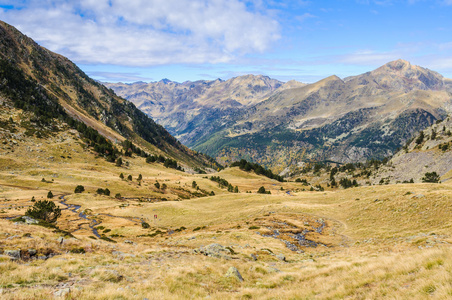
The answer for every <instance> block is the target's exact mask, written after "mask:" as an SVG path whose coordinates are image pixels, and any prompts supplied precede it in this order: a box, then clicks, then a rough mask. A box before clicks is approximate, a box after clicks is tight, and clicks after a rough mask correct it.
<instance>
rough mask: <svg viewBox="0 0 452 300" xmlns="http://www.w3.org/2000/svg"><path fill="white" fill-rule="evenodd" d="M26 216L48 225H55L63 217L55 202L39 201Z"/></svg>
mask: <svg viewBox="0 0 452 300" xmlns="http://www.w3.org/2000/svg"><path fill="white" fill-rule="evenodd" d="M25 215H26V216H29V217H31V218H34V219H39V220H43V221H46V222H48V223H55V222H56V221H57V219H58V218H59V217H60V216H61V209H60V208H59V207H58V206H56V205H55V203H54V202H53V201H49V200H39V201H38V202H35V204H34V205H33V207H31V208H29V209H28V210H27V211H26V213H25Z"/></svg>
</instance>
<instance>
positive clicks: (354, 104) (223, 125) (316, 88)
mask: <svg viewBox="0 0 452 300" xmlns="http://www.w3.org/2000/svg"><path fill="white" fill-rule="evenodd" d="M105 85H106V86H107V87H109V88H111V89H113V90H114V91H115V92H116V93H117V94H119V95H120V96H122V97H124V98H126V99H128V100H129V101H131V102H133V103H135V104H136V105H137V107H138V108H140V109H141V110H143V111H144V112H145V113H147V114H148V115H149V116H151V117H152V118H154V119H155V120H156V121H157V122H158V123H160V124H162V125H163V126H164V127H165V128H166V129H167V130H168V131H169V132H170V133H171V134H173V135H174V136H176V137H177V138H178V139H180V141H181V142H182V143H183V144H185V145H187V146H189V147H190V148H192V149H195V150H198V151H201V152H203V153H207V154H209V155H211V156H214V157H215V158H216V159H217V160H218V161H219V162H221V163H223V164H228V163H231V162H233V161H236V160H239V159H242V158H244V159H247V160H251V161H255V162H257V163H260V164H262V165H264V166H266V167H269V168H272V169H273V170H275V171H278V172H283V174H285V173H288V172H289V171H291V170H294V169H297V168H299V167H300V166H302V165H303V163H304V162H307V161H333V162H338V163H347V162H357V161H365V160H367V159H370V158H378V159H382V158H383V157H386V156H389V155H392V154H394V153H395V152H396V150H397V149H398V148H400V147H401V146H403V145H404V144H405V143H406V142H407V141H408V140H409V139H411V138H412V137H413V136H414V135H416V134H417V133H418V132H419V131H420V130H422V129H424V128H426V127H428V126H430V125H432V124H433V123H434V122H435V121H436V120H439V119H443V118H445V117H446V116H447V115H448V114H449V113H450V112H451V111H452V94H451V92H452V80H450V79H447V78H444V77H443V76H442V75H440V74H439V73H437V72H434V71H431V70H429V69H426V68H422V67H419V66H415V65H412V64H410V63H409V62H408V61H405V60H396V61H392V62H389V63H387V64H385V65H383V66H381V67H380V68H378V69H376V70H373V71H371V72H367V73H364V74H361V75H358V76H352V77H347V78H344V79H341V78H339V77H337V76H330V77H328V78H325V79H323V80H320V81H318V82H315V83H312V84H304V83H300V82H296V81H289V82H287V83H283V82H280V81H277V80H274V79H271V78H269V77H265V76H261V75H257V76H255V75H246V76H240V77H235V78H232V79H229V80H227V81H222V80H220V79H218V80H213V81H196V82H190V81H188V82H184V83H176V82H172V81H170V80H167V79H166V80H162V81H159V82H151V83H143V82H140V83H133V84H123V83H105Z"/></svg>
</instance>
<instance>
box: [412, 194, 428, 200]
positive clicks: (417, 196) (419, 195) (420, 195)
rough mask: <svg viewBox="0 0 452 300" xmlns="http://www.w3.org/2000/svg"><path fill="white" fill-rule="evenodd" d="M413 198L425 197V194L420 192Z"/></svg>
mask: <svg viewBox="0 0 452 300" xmlns="http://www.w3.org/2000/svg"><path fill="white" fill-rule="evenodd" d="M413 198H417V199H420V198H425V196H424V195H422V194H418V195H414V196H413Z"/></svg>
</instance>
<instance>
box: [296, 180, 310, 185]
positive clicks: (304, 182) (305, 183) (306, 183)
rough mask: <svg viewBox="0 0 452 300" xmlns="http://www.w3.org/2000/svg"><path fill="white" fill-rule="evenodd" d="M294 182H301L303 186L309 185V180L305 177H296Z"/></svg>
mask: <svg viewBox="0 0 452 300" xmlns="http://www.w3.org/2000/svg"><path fill="white" fill-rule="evenodd" d="M295 182H298V183H302V184H303V185H304V186H308V185H309V182H308V181H307V180H306V178H303V179H301V178H297V179H295Z"/></svg>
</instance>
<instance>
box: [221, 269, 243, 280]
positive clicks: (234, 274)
mask: <svg viewBox="0 0 452 300" xmlns="http://www.w3.org/2000/svg"><path fill="white" fill-rule="evenodd" d="M224 276H225V277H232V278H236V279H237V280H239V281H243V277H242V275H240V272H239V270H237V268H236V267H230V268H229V269H228V271H227V272H226V274H225V275H224Z"/></svg>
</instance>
